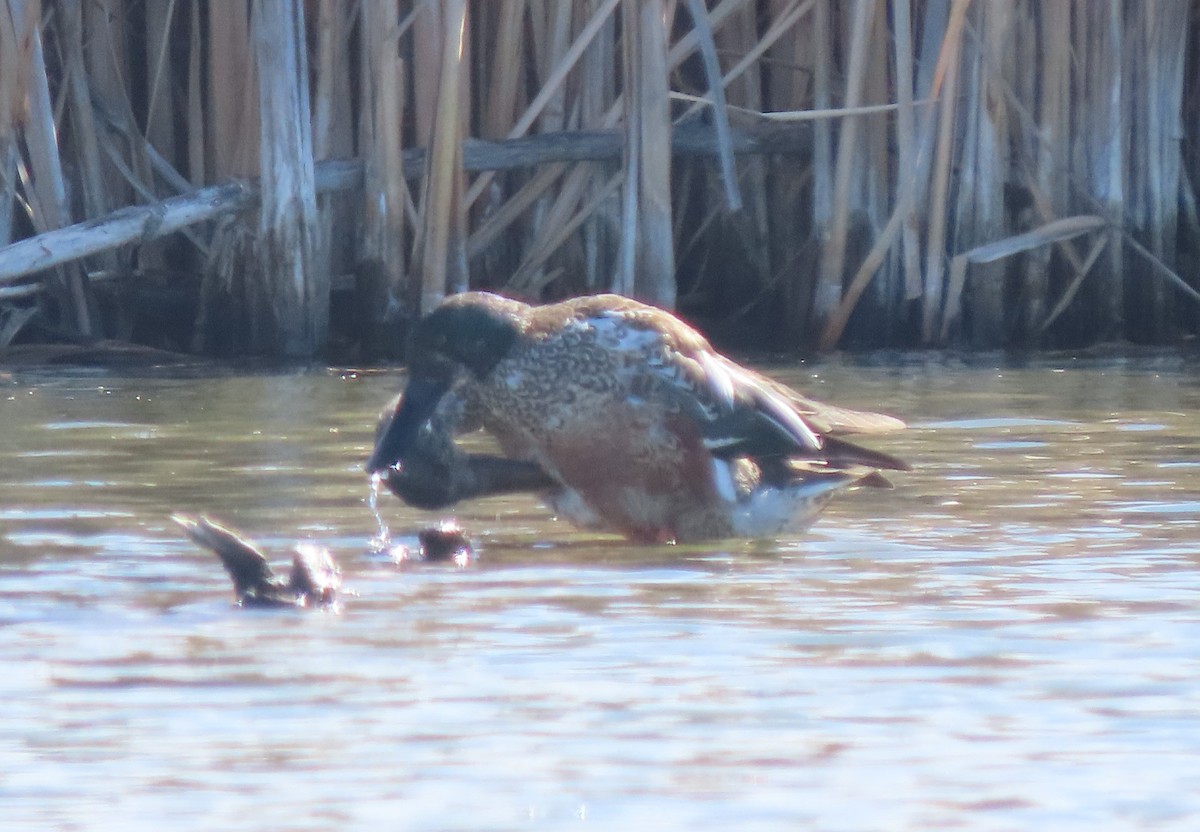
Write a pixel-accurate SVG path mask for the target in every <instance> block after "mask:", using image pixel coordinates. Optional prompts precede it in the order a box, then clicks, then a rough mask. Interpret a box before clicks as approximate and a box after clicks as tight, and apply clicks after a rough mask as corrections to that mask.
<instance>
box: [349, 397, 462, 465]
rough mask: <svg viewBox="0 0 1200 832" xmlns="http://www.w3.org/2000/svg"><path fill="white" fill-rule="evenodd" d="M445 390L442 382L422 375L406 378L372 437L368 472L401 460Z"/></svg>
mask: <svg viewBox="0 0 1200 832" xmlns="http://www.w3.org/2000/svg"><path fill="white" fill-rule="evenodd" d="M446 390H447V385H446V384H444V383H442V382H438V381H430V380H429V379H423V378H410V379H409V380H408V386H407V387H405V388H404V395H403V396H401V397H400V404H399V406H397V408H396V412H395V413H393V414H392V418H391V420H390V421H389V422H388V424H387V425H386V426H385V427H384V428H383V430H382V431H380V433H379V436H377V437H376V438H375V450H373V451H372V452H371V458H370V459H368V460H367V473H368V474H374V473H375V472H376V471H384V470H387V469H388V468H390V467H391V466H393V465H395V464H396V463H397V462H400V461H401V460H402V459H404V457H405V456H406V455H407V454H408V452H409V451H410V450H411V449H412V448H413V447H414V445H415V443H416V441H417V434H418V433H420V431H421V428H422V426H424V424H425V423H426V422H427V421H429V417H430V416H432V415H433V411H434V410H435V409H436V408H437V404H438V402H439V401H440V400H441V398H442V396H443V395H445V393H446Z"/></svg>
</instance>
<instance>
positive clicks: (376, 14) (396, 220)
mask: <svg viewBox="0 0 1200 832" xmlns="http://www.w3.org/2000/svg"><path fill="white" fill-rule="evenodd" d="M362 21H363V34H364V35H365V42H364V44H363V61H362V78H361V81H360V87H361V90H362V98H363V101H362V106H361V107H360V113H361V122H360V130H359V132H360V136H361V138H360V146H361V148H362V155H363V194H362V196H363V200H362V239H361V243H360V248H359V251H358V252H357V259H358V265H357V268H356V271H357V273H358V274H359V289H358V291H359V294H360V299H359V302H360V308H361V309H362V310H363V318H364V320H363V327H364V332H363V336H362V342H363V347H364V350H365V352H366V354H367V355H368V356H374V355H383V354H387V353H389V352H393V351H395V349H396V347H397V346H398V344H399V340H400V338H399V336H400V333H399V330H398V327H399V325H400V324H401V323H402V322H403V312H404V311H405V310H404V301H405V298H406V295H407V285H406V276H407V269H406V268H405V256H406V253H407V246H406V244H405V240H406V233H405V222H404V209H405V204H406V203H407V202H408V200H409V194H408V183H407V182H406V181H405V179H404V154H403V149H404V143H403V113H404V103H405V89H404V83H405V76H404V61H403V59H402V58H401V57H400V55H399V53H398V50H397V43H396V40H395V37H394V33H395V31H396V29H397V28H398V26H399V23H400V20H399V10H398V8H397V7H396V5H395V4H393V3H368V4H366V5H365V6H363V9H362Z"/></svg>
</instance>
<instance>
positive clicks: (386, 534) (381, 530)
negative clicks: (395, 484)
mask: <svg viewBox="0 0 1200 832" xmlns="http://www.w3.org/2000/svg"><path fill="white" fill-rule="evenodd" d="M386 479H387V474H386V473H384V472H383V471H376V472H375V473H374V474H372V475H371V493H370V494H369V495H367V506H368V507H369V508H370V509H371V514H373V515H375V524H376V532H375V536H374V537H372V538H371V541H370V543H369V545H370V547H371V551H372V552H374V553H375V554H383V553H388V554H391V551H392V549H393V548H395V547H394V545H393V544H392V533H391V530H389V529H388V527H387V523H386V522H384V519H383V515H382V514H380V513H379V495H380V493H381V492H382V491H383V490H384V489H385V488H386V486H385V485H384V481H385V480H386Z"/></svg>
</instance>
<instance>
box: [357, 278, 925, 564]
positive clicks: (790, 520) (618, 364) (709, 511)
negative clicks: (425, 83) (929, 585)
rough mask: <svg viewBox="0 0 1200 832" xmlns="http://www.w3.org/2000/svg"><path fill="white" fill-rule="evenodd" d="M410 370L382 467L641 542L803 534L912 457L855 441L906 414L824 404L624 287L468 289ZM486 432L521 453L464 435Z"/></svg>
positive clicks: (409, 484) (411, 486) (436, 491)
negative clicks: (520, 295)
mask: <svg viewBox="0 0 1200 832" xmlns="http://www.w3.org/2000/svg"><path fill="white" fill-rule="evenodd" d="M408 366H409V379H408V383H407V385H406V387H405V389H404V392H403V393H402V395H400V396H399V397H397V399H396V400H395V401H394V402H393V403H392V404H391V406H390V407H389V408H388V409H387V410H386V411H385V413H384V416H383V418H382V419H381V423H380V427H379V431H378V433H377V436H376V442H375V448H374V450H373V452H372V454H371V456H370V459H369V460H368V462H367V471H368V472H369V473H371V474H373V475H376V476H380V477H382V478H383V480H384V482H385V483H386V484H387V486H388V488H389V489H390V490H391V491H392V492H393V493H394V494H396V495H397V496H399V497H400V498H401V499H403V500H404V501H405V502H407V503H409V504H410V505H413V506H417V507H420V508H426V509H438V508H444V507H446V506H449V505H452V504H453V503H455V502H458V501H459V500H464V499H470V498H474V497H484V496H488V495H492V494H502V493H511V492H518V491H527V492H530V491H531V492H538V493H540V494H541V495H542V496H543V498H544V499H545V500H546V502H547V503H548V504H549V505H550V507H551V508H552V509H553V510H554V511H555V512H556V513H557V514H559V515H560V516H562V517H564V518H566V519H567V520H569V521H571V522H572V523H574V524H576V525H578V526H580V527H583V528H589V529H598V530H607V531H614V532H618V533H620V534H623V535H625V536H626V537H628V538H630V539H631V540H635V541H640V542H670V541H678V542H687V541H697V540H710V539H719V538H730V537H769V536H776V535H781V534H787V533H795V532H799V531H803V530H804V529H806V528H807V527H808V526H810V525H811V524H812V523H813V521H814V520H816V518H817V516H818V515H819V514H820V512H821V510H822V509H823V508H824V507H825V505H826V504H827V503H828V501H829V500H830V498H831V497H832V496H833V495H834V494H835V493H837V492H839V491H841V490H844V489H846V488H849V487H850V486H853V485H868V486H879V485H887V481H886V480H885V479H884V478H883V477H882V475H881V474H880V473H879V469H893V470H907V469H908V466H907V465H906V464H905V463H904V462H902V461H901V460H899V459H896V458H895V457H892V456H889V455H888V454H885V453H881V452H879V451H873V450H870V449H867V448H864V447H861V446H859V445H856V444H852V443H850V442H848V441H846V440H844V439H842V438H840V437H841V435H842V434H846V433H865V434H873V433H884V432H888V431H892V430H897V429H899V428H902V427H904V424H903V423H902V422H900V421H899V420H898V419H894V418H892V417H890V416H884V415H882V414H877V413H866V412H861V411H854V410H848V409H846V408H840V407H835V406H833V405H827V404H822V403H820V402H816V401H813V400H811V399H808V398H806V397H804V396H802V395H800V394H799V393H797V392H796V391H794V390H792V389H790V388H788V387H786V386H784V385H782V384H779V383H778V382H775V381H773V380H772V379H770V378H767V377H766V376H764V375H761V374H760V373H757V372H754V371H753V370H749V369H747V368H745V367H742V366H740V365H738V364H736V363H734V362H733V361H731V360H730V359H728V358H726V357H725V356H723V355H721V354H720V353H718V352H717V351H715V350H714V349H713V348H712V347H711V346H710V345H709V343H708V342H707V341H706V340H705V338H704V337H703V336H702V335H700V333H699V332H697V331H696V330H694V329H692V328H691V327H690V326H688V325H687V324H685V323H683V322H682V321H681V320H679V319H678V318H676V317H675V316H673V315H671V314H670V313H668V312H665V311H663V310H661V309H657V308H655V307H652V306H647V305H645V304H642V303H639V302H637V301H634V300H630V299H628V298H624V297H620V296H617V295H597V296H590V297H584V298H576V299H574V300H568V301H564V302H561V303H554V304H548V305H544V306H530V305H528V304H525V303H521V302H519V301H515V300H510V299H508V298H504V297H501V296H498V295H494V294H489V293H484V292H467V293H464V294H460V295H456V296H454V297H451V298H449V299H447V300H446V301H445V302H444V303H442V304H441V305H440V306H439V307H438V308H437V309H435V310H434V311H433V312H431V313H430V314H429V315H427V316H426V317H425V318H424V319H422V320H421V321H420V322H419V324H418V325H417V327H416V328H415V330H414V332H413V336H412V339H411V342H410V347H409V355H408ZM479 428H484V429H486V430H487V431H488V432H489V433H490V434H491V435H492V436H494V437H495V439H496V440H497V442H498V443H499V445H500V447H501V449H502V450H503V452H504V456H502V457H500V456H490V455H479V454H466V453H464V452H462V451H461V449H459V448H458V447H457V446H456V445H455V442H454V437H455V436H457V435H461V434H463V433H466V432H469V431H473V430H476V429H479Z"/></svg>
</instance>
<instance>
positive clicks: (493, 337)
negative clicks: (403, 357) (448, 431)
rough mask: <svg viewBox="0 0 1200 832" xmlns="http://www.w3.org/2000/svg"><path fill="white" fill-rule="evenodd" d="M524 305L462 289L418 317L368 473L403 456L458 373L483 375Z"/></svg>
mask: <svg viewBox="0 0 1200 832" xmlns="http://www.w3.org/2000/svg"><path fill="white" fill-rule="evenodd" d="M526 308H527V307H526V306H525V305H524V304H522V303H519V302H518V301H513V300H509V299H507V298H502V297H500V296H499V295H492V294H488V293H485V292H466V293H464V294H461V295H455V296H454V297H452V298H449V299H448V300H446V301H445V302H444V303H443V304H442V305H441V306H439V307H438V308H437V309H435V310H433V311H432V312H430V313H429V314H428V315H426V316H425V317H424V318H422V319H421V321H420V323H418V324H417V327H416V329H415V330H413V334H412V338H411V339H410V340H409V346H408V385H407V386H406V387H405V388H404V395H403V396H401V398H400V401H399V404H398V405H397V407H396V409H395V411H394V412H393V414H392V416H391V419H390V421H389V422H388V423H387V425H386V427H385V428H384V429H383V430H382V431H381V432H380V434H379V436H378V437H377V438H376V442H375V450H374V451H373V452H372V453H371V458H370V459H369V460H367V472H368V473H372V474H373V473H375V472H377V471H383V470H386V469H387V468H390V467H392V466H393V465H395V464H396V463H397V462H400V461H401V460H403V459H404V457H405V455H406V454H407V453H408V452H409V450H410V449H411V448H412V447H413V443H414V442H415V441H416V438H417V433H418V432H419V431H420V430H421V427H422V426H423V425H424V424H425V422H426V421H428V419H429V417H430V416H432V415H433V412H434V410H435V409H436V408H437V405H438V402H439V401H441V398H442V396H444V395H445V394H446V392H447V391H448V390H449V389H450V388H451V387H452V386H453V385H454V383H455V382H456V381H457V380H458V379H459V378H460V377H462V376H463V375H469V376H470V377H472V378H474V379H476V380H480V381H481V380H483V379H485V378H487V376H488V374H489V373H491V371H492V370H493V369H494V368H495V367H496V365H497V364H498V363H500V361H501V360H503V358H504V357H505V356H506V355H507V354H508V352H509V351H510V350H511V349H512V347H513V344H515V343H516V341H517V338H518V337H519V336H520V334H521V326H522V311H523V310H524V309H526Z"/></svg>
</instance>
